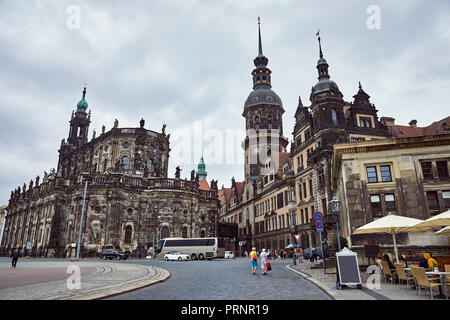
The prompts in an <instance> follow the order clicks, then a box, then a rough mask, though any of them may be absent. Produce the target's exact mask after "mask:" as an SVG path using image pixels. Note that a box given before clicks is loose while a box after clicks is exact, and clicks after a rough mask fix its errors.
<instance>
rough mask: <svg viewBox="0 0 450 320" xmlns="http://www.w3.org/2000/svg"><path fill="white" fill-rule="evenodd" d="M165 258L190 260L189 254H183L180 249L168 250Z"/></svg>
mask: <svg viewBox="0 0 450 320" xmlns="http://www.w3.org/2000/svg"><path fill="white" fill-rule="evenodd" d="M164 260H166V261H169V260H178V261H182V260H189V256H188V255H187V254H183V253H181V252H179V251H170V252H167V253H166V254H165V255H164Z"/></svg>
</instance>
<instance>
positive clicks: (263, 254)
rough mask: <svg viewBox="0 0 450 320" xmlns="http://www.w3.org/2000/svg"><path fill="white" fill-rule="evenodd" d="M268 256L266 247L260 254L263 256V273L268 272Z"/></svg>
mask: <svg viewBox="0 0 450 320" xmlns="http://www.w3.org/2000/svg"><path fill="white" fill-rule="evenodd" d="M267 256H268V255H267V253H266V249H262V252H261V254H260V255H259V257H260V258H261V271H262V274H267V268H266V263H267Z"/></svg>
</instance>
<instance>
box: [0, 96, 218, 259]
mask: <svg viewBox="0 0 450 320" xmlns="http://www.w3.org/2000/svg"><path fill="white" fill-rule="evenodd" d="M87 109H88V103H87V101H86V87H84V90H83V96H82V99H81V100H80V101H79V102H78V104H77V106H76V110H74V111H73V112H72V116H71V118H70V128H69V134H68V137H67V140H66V139H63V140H62V141H61V146H60V148H59V159H58V166H57V169H56V170H55V169H52V170H50V172H49V173H47V172H44V175H43V178H42V181H41V178H40V177H39V176H38V177H36V179H35V180H31V181H30V182H29V184H28V186H27V185H26V184H24V185H23V187H22V188H21V187H18V188H17V189H15V190H14V191H11V197H10V200H9V205H8V215H7V221H6V225H5V230H4V237H3V240H2V244H1V248H2V251H3V254H10V253H11V252H12V251H13V250H16V249H18V250H20V251H21V252H23V253H24V254H25V255H29V256H49V255H51V254H52V253H55V254H57V255H58V256H60V257H73V256H74V255H75V252H76V243H77V241H78V237H79V232H80V223H81V222H82V228H81V230H82V256H85V257H86V256H97V255H98V254H99V253H100V252H101V251H102V250H104V249H109V248H114V249H118V250H120V251H123V252H127V253H129V254H131V255H142V254H145V252H146V251H147V248H148V247H150V246H152V245H153V244H154V242H156V241H158V240H159V239H162V238H166V237H184V238H191V237H207V236H214V235H215V234H216V220H217V182H215V181H214V180H212V181H211V186H209V185H208V184H207V182H206V170H205V164H204V162H203V157H202V159H201V163H200V165H199V172H198V173H197V174H195V171H194V170H193V171H192V172H191V178H190V180H188V179H182V178H181V177H180V171H181V169H180V168H179V167H177V170H176V172H175V178H169V177H168V162H169V152H170V134H166V132H165V128H166V125H163V128H162V130H161V132H156V131H152V130H148V129H146V128H145V120H144V119H141V120H140V122H139V126H138V127H135V128H120V127H119V122H118V120H117V119H116V120H115V122H114V125H113V127H112V128H111V129H110V130H109V131H106V129H105V126H103V127H102V132H101V133H100V134H99V135H98V136H97V135H96V132H95V130H94V132H93V134H92V138H91V139H90V141H89V139H88V132H89V124H90V118H91V112H90V111H89V112H86V111H87ZM200 182H202V184H201V183H200ZM205 184H206V185H205ZM85 186H87V188H86V190H85ZM85 192H86V193H85ZM85 195H86V197H85ZM83 208H85V210H83ZM83 211H85V212H84V217H83V218H82V212H83Z"/></svg>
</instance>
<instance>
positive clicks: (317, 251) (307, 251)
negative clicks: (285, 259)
mask: <svg viewBox="0 0 450 320" xmlns="http://www.w3.org/2000/svg"><path fill="white" fill-rule="evenodd" d="M311 251H312V253H315V254H317V258H318V259H322V256H323V254H322V248H312V249H311V248H306V249H305V250H304V251H303V259H305V260H309V259H310V258H311Z"/></svg>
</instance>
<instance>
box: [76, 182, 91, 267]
mask: <svg viewBox="0 0 450 320" xmlns="http://www.w3.org/2000/svg"><path fill="white" fill-rule="evenodd" d="M87 187H88V180H87V179H86V180H85V181H84V194H83V207H82V208H81V221H80V232H79V233H78V241H77V254H76V257H75V259H76V260H77V261H78V260H79V259H80V249H81V237H82V234H83V219H84V211H85V208H86V192H87Z"/></svg>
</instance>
